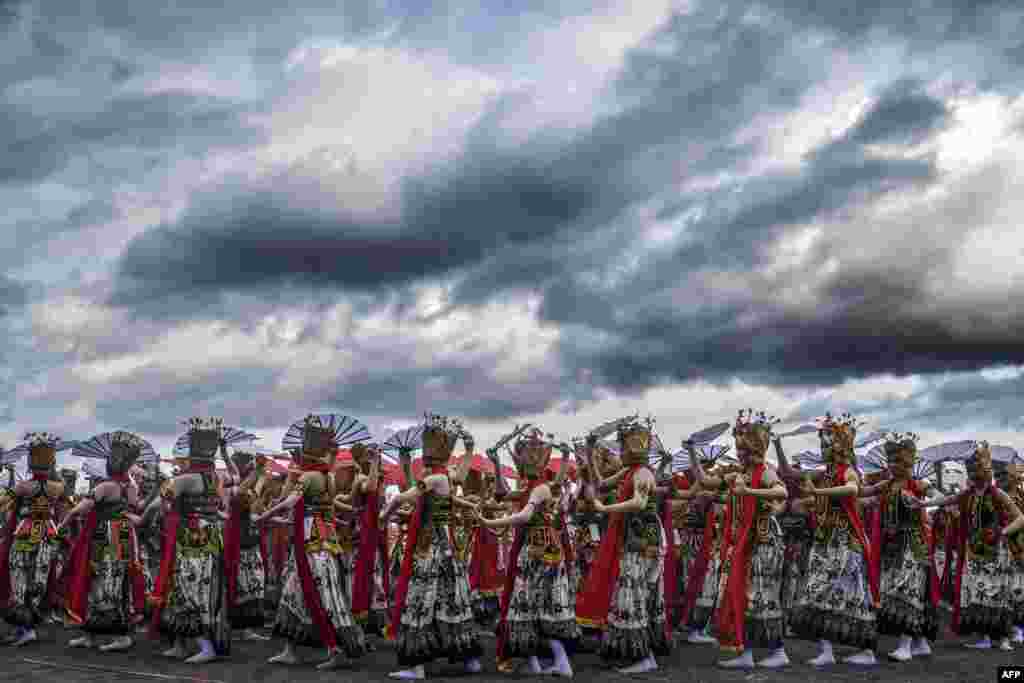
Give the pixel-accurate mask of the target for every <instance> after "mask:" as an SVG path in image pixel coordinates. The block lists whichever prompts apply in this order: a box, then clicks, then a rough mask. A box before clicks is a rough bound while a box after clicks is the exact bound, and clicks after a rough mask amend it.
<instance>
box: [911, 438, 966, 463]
mask: <svg viewBox="0 0 1024 683" xmlns="http://www.w3.org/2000/svg"><path fill="white" fill-rule="evenodd" d="M973 452H974V441H949V442H947V443H940V444H936V445H935V446H929V447H928V448H925V449H924V450H922V451H921V452H920V453H918V458H919V459H921V460H927V461H928V462H931V463H936V462H945V461H947V460H963V459H964V458H966V457H969V456H970V455H971V454H972V453H973Z"/></svg>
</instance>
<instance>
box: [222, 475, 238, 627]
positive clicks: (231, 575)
mask: <svg viewBox="0 0 1024 683" xmlns="http://www.w3.org/2000/svg"><path fill="white" fill-rule="evenodd" d="M241 564H242V500H241V498H240V497H239V496H238V495H234V496H231V501H230V502H229V503H228V519H227V521H226V522H225V523H224V574H225V579H226V580H227V588H228V611H229V613H230V611H231V610H234V608H235V604H236V603H237V602H238V570H239V568H240V566H241Z"/></svg>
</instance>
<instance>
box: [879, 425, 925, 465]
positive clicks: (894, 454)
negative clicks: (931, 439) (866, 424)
mask: <svg viewBox="0 0 1024 683" xmlns="http://www.w3.org/2000/svg"><path fill="white" fill-rule="evenodd" d="M917 441H918V436H917V434H914V433H913V432H906V433H899V432H891V433H889V434H886V437H885V445H884V446H883V449H884V450H885V459H886V460H887V461H888V464H889V466H890V467H892V466H893V465H897V466H899V465H902V466H903V467H905V468H907V471H908V472H909V471H910V470H911V468H913V466H914V463H915V462H917Z"/></svg>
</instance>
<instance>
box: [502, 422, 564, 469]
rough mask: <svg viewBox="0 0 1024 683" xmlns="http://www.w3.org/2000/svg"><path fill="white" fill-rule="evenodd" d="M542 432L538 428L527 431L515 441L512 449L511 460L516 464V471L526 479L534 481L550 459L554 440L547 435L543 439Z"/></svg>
mask: <svg viewBox="0 0 1024 683" xmlns="http://www.w3.org/2000/svg"><path fill="white" fill-rule="evenodd" d="M544 436H545V434H544V431H543V430H541V429H540V428H538V427H534V428H532V429H529V430H527V431H526V432H525V433H523V434H522V435H521V436H520V437H519V438H518V439H516V441H515V445H514V446H513V448H512V458H513V460H514V461H515V463H516V469H517V470H519V474H520V475H521V476H524V477H526V478H527V479H536V478H538V477H541V476H542V475H543V473H544V470H545V466H546V464H547V461H548V459H549V458H550V457H551V448H552V447H551V443H550V441H551V440H552V439H553V438H554V436H553V435H552V434H548V435H547V437H548V439H545V438H544Z"/></svg>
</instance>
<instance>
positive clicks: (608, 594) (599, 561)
mask: <svg viewBox="0 0 1024 683" xmlns="http://www.w3.org/2000/svg"><path fill="white" fill-rule="evenodd" d="M641 467H643V466H642V465H633V466H632V467H630V469H629V471H628V472H627V473H626V476H625V477H623V479H622V482H621V483H620V484H619V490H618V496H617V502H619V503H621V502H624V501H626V500H629V499H630V498H632V497H633V476H634V475H635V474H636V472H637V470H639V469H640V468H641ZM625 526H626V519H625V514H624V513H622V512H612V513H609V515H608V531H607V532H606V533H605V535H604V538H602V539H601V545H600V547H598V549H597V557H595V558H594V564H593V565H592V566H591V568H590V573H589V574H587V578H586V580H585V581H584V583H583V586H582V590H581V591H580V593H579V595H578V596H577V598H576V621H577V622H578V623H579V624H580V625H581V626H584V627H586V628H594V629H604V628H605V626H606V625H607V623H608V611H609V610H610V609H611V604H612V598H613V597H614V595H615V585H616V584H617V583H618V581H619V571H620V568H621V567H620V560H621V558H622V543H623V536H624V532H625V530H626V529H625Z"/></svg>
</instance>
